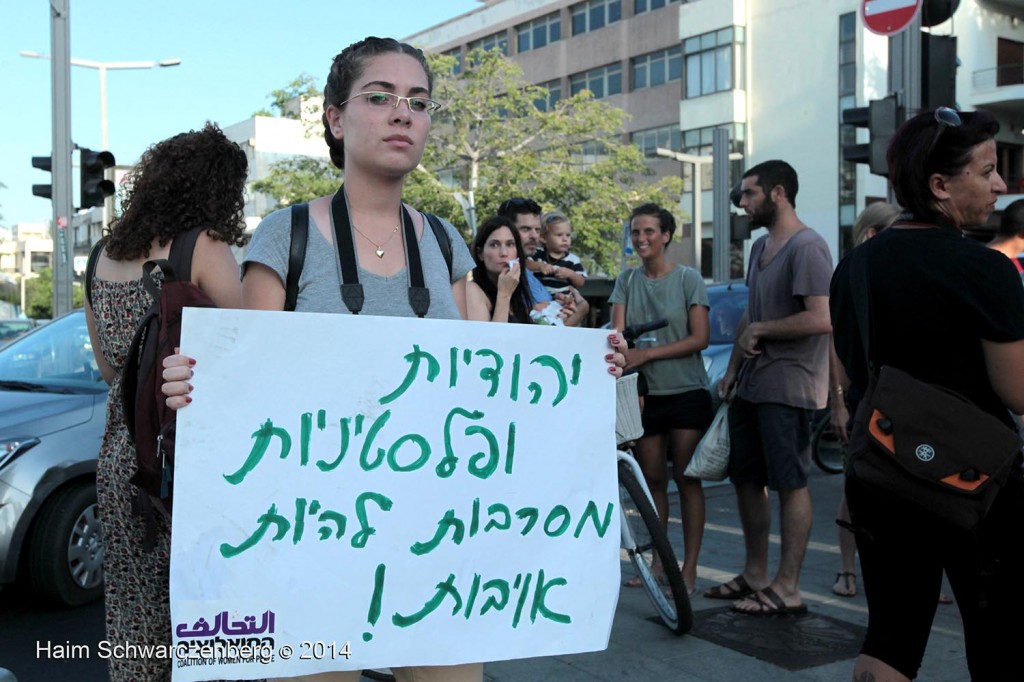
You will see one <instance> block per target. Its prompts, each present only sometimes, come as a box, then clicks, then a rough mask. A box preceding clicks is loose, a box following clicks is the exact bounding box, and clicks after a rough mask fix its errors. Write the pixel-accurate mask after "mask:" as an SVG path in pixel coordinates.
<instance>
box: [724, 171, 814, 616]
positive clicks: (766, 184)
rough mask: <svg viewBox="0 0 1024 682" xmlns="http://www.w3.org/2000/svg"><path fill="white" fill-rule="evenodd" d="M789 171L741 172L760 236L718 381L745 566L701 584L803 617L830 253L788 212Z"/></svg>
mask: <svg viewBox="0 0 1024 682" xmlns="http://www.w3.org/2000/svg"><path fill="white" fill-rule="evenodd" d="M797 189H798V183H797V176H796V171H795V170H793V167H792V166H790V165H789V164H788V163H786V162H785V161H765V162H764V163H760V164H758V165H756V166H754V167H753V168H751V169H750V170H748V171H747V172H746V173H745V174H744V175H743V180H742V183H741V185H740V193H741V196H740V208H742V209H744V210H745V211H746V212H747V215H748V216H749V217H750V223H751V225H752V226H756V227H766V228H768V234H767V235H765V236H763V237H761V238H759V239H758V240H757V241H756V242H754V245H753V247H752V248H751V250H750V264H749V266H748V270H747V286H748V287H749V289H750V296H749V300H748V305H747V311H746V313H745V314H744V315H743V318H742V319H741V320H740V324H739V328H738V330H737V335H736V345H735V346H734V347H733V351H732V355H731V357H730V359H729V367H728V369H727V370H726V372H725V376H724V377H723V378H722V380H721V382H720V383H719V385H718V394H719V395H720V396H721V397H722V398H728V397H729V396H730V394H732V393H733V391H735V395H734V397H732V402H731V404H730V406H729V435H730V438H731V444H732V448H731V457H730V462H729V477H730V479H731V480H732V483H733V485H734V486H735V488H736V499H737V504H738V506H739V512H740V522H741V524H742V526H743V542H744V546H745V549H746V562H745V565H744V567H743V571H742V572H741V573H740V574H739V575H737V576H736V577H735V578H733V579H731V580H729V581H727V582H725V583H723V584H721V585H718V586H716V587H713V588H711V589H710V590H708V591H707V592H706V593H705V594H704V596H705V597H708V598H711V599H734V600H738V601H736V602H735V603H734V604H733V607H732V608H733V610H735V611H739V612H740V613H745V614H750V615H775V614H782V613H803V612H805V611H806V610H807V607H806V605H805V604H804V603H803V600H802V599H801V597H800V586H799V581H800V568H801V566H802V565H803V560H804V554H805V552H806V551H807V541H808V539H809V537H810V532H811V496H810V492H809V491H808V489H807V472H808V469H809V468H810V464H811V445H810V443H811V416H812V414H813V412H814V411H815V410H816V409H819V408H823V407H825V405H826V402H827V398H828V341H829V334H830V333H831V331H832V324H831V320H830V317H829V308H828V292H829V282H830V280H831V277H832V256H831V254H830V253H829V250H828V246H827V245H826V244H825V240H824V239H822V238H821V236H820V235H819V234H818V233H817V232H815V231H814V230H812V229H810V228H808V227H807V226H806V225H804V224H803V223H802V222H801V221H800V219H799V218H797V215H796V193H797ZM769 489H771V490H774V491H776V492H777V493H778V495H779V502H780V505H779V506H780V511H781V514H780V516H781V537H782V547H781V553H780V558H779V567H778V571H777V572H776V573H775V576H774V578H772V577H771V576H770V574H769V572H768V532H769V529H770V528H771V505H770V502H769V499H768V490H769Z"/></svg>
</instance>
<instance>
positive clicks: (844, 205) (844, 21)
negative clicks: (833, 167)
mask: <svg viewBox="0 0 1024 682" xmlns="http://www.w3.org/2000/svg"><path fill="white" fill-rule="evenodd" d="M838 96H839V112H840V117H839V120H840V121H842V112H843V111H845V110H846V109H851V108H853V107H855V106H857V15H856V13H854V12H850V13H849V14H843V15H841V16H840V17H839V93H838ZM854 144H857V128H856V127H855V126H852V125H849V124H843V123H840V124H839V202H838V204H839V257H840V258H842V257H843V254H845V253H846V252H847V251H849V250H850V249H852V248H853V223H854V220H855V219H856V213H857V164H855V163H852V162H850V161H847V160H846V159H844V158H843V147H845V146H847V145H854Z"/></svg>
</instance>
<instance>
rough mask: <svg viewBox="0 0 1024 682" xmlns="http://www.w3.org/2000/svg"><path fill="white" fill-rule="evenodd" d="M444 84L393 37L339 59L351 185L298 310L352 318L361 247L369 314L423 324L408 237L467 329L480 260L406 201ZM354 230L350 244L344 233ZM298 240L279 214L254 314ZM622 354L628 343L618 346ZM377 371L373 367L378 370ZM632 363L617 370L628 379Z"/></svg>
mask: <svg viewBox="0 0 1024 682" xmlns="http://www.w3.org/2000/svg"><path fill="white" fill-rule="evenodd" d="M432 86H433V75H432V73H431V71H430V68H429V67H428V65H427V62H426V59H425V58H424V56H423V53H422V52H420V50H418V49H416V48H414V47H412V46H410V45H408V44H405V43H400V42H398V41H396V40H394V39H391V38H373V37H371V38H366V39H364V40H361V41H359V42H357V43H354V44H352V45H350V46H349V47H347V48H345V50H343V51H342V52H341V54H339V55H338V56H336V57H335V58H334V62H333V64H332V66H331V70H330V73H329V74H328V76H327V85H326V87H325V88H324V114H323V124H324V138H325V140H326V141H327V145H328V147H329V148H330V155H331V160H332V161H333V162H334V164H335V165H336V166H338V167H339V168H344V170H345V183H344V185H343V186H342V187H341V188H340V189H339V190H338V191H337V193H336V194H335V195H334V196H333V197H321V198H319V199H314V200H313V201H311V202H310V203H309V230H308V236H307V249H306V258H305V265H304V267H303V270H302V275H301V278H300V279H299V287H298V296H297V299H296V306H295V309H296V310H298V311H307V312H333V313H348V312H349V310H348V308H347V305H346V302H344V301H343V300H342V296H341V293H340V291H339V289H340V287H339V285H340V282H341V277H340V265H339V260H340V254H339V251H338V248H339V247H338V246H337V243H338V240H337V239H336V235H338V237H339V238H340V239H344V240H345V241H347V239H346V237H350V238H351V239H352V240H353V242H354V250H355V258H356V261H357V263H358V269H359V273H358V274H359V282H360V283H361V284H362V286H363V291H364V295H365V301H364V304H363V307H362V314H366V315H386V316H397V317H414V316H416V312H415V311H414V310H413V308H412V304H411V302H410V301H409V298H408V289H409V282H408V276H407V274H406V270H407V269H408V266H409V264H408V263H407V256H406V249H407V248H408V246H409V245H408V244H407V243H406V235H408V234H410V230H411V234H412V235H413V237H414V238H415V239H416V240H417V241H418V245H419V256H420V260H421V265H422V269H423V277H424V282H425V285H426V287H427V288H428V289H429V291H430V306H429V309H428V311H427V313H426V316H427V317H431V318H440V319H451V320H457V319H466V317H467V307H466V275H467V273H468V272H469V271H470V269H471V268H472V267H473V259H472V257H471V256H470V253H469V249H468V248H466V244H465V242H464V241H463V240H462V237H461V235H459V233H458V232H457V231H456V230H455V228H454V227H453V226H452V225H451V224H449V223H447V222H445V223H444V227H445V229H446V230H447V232H448V237H449V239H450V241H451V247H452V265H451V270H450V271H449V268H448V265H447V263H446V261H445V258H444V256H443V255H442V251H441V249H440V246H439V245H438V243H437V240H436V239H435V238H434V233H433V230H431V229H424V227H425V225H426V222H425V218H424V216H423V214H421V213H419V212H418V211H416V210H415V209H413V208H412V207H411V206H408V205H407V204H405V203H403V202H402V188H403V186H404V184H405V178H406V176H407V175H408V174H409V173H410V172H412V171H413V169H415V168H416V167H417V166H418V165H419V163H420V159H421V158H422V156H423V149H424V147H425V146H426V143H427V136H428V135H429V133H430V128H431V114H432V113H433V112H435V111H437V110H438V109H439V108H440V104H438V103H437V102H435V101H433V100H432V99H430V94H431V89H432ZM346 231H350V234H348V235H346V234H345V232H346ZM290 233H291V209H282V210H280V211H277V212H275V213H272V214H270V215H269V216H267V217H266V218H264V219H263V221H262V222H261V223H260V225H259V227H258V228H257V229H256V233H255V234H254V235H253V239H252V243H251V244H250V246H249V251H248V253H247V255H246V258H245V261H244V263H243V265H242V267H243V274H242V292H243V305H244V307H245V308H249V309H256V310H283V309H284V306H285V281H286V279H287V268H288V255H289V244H290ZM615 343H616V344H619V345H621V337H620V338H616V339H615ZM367 361H368V362H372V361H373V359H372V358H368V359H367ZM616 361H617V362H618V363H620V364H621V363H624V360H623V358H622V356H621V354H614V356H613V357H612V360H610V362H611V363H613V364H612V366H611V367H610V368H609V372H610V373H612V374H614V375H617V374H619V373H621V369H619V368H618V367H616V366H615V365H614V363H615V362H616ZM190 363H191V360H190V359H189V358H188V357H186V356H184V355H176V356H171V358H169V359H168V360H167V361H166V362H165V367H166V369H165V370H164V380H165V381H166V382H167V383H165V384H164V387H163V391H164V394H165V395H167V396H168V400H167V404H168V405H169V406H170V407H173V408H176V409H177V408H181V407H183V406H184V405H186V404H188V403H189V402H191V400H190V398H189V396H188V394H189V392H191V385H190V384H189V381H190V379H191V376H192V371H191V370H190ZM393 672H394V674H395V677H396V678H397V679H398V680H399V681H400V682H401V681H411V680H416V681H417V682H432V681H437V682H441V681H442V680H443V681H454V682H461V681H467V682H478V681H479V680H481V679H482V678H483V665H482V664H479V663H472V664H465V665H454V666H417V667H409V668H395V669H394V670H393ZM359 677H360V674H359V672H330V673H320V674H317V675H310V676H303V677H295V678H289V679H291V680H317V682H340V681H351V682H355V681H356V680H358V679H359Z"/></svg>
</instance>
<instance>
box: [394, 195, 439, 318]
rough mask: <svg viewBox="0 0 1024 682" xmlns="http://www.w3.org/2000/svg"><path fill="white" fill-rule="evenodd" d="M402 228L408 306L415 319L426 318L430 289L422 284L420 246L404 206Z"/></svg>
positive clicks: (410, 217) (410, 218)
mask: <svg viewBox="0 0 1024 682" xmlns="http://www.w3.org/2000/svg"><path fill="white" fill-rule="evenodd" d="M402 227H403V228H404V233H405V252H406V261H407V263H408V266H409V306H410V307H412V311H413V312H414V313H416V316H417V317H426V315H427V311H428V310H429V309H430V289H428V288H427V287H426V286H425V285H424V284H423V262H422V261H421V260H420V245H419V242H418V240H417V239H416V229H415V228H414V227H413V225H412V216H411V215H409V211H408V210H407V209H406V208H405V206H402ZM449 246H450V245H449Z"/></svg>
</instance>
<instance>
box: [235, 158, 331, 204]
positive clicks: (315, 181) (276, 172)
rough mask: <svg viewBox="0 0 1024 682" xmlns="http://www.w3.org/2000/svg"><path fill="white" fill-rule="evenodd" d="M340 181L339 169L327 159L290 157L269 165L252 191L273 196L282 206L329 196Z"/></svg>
mask: <svg viewBox="0 0 1024 682" xmlns="http://www.w3.org/2000/svg"><path fill="white" fill-rule="evenodd" d="M341 180H342V174H341V170H340V169H338V168H336V167H335V166H334V165H333V164H332V163H331V161H330V159H322V158H314V157H311V156H293V157H291V158H288V159H284V160H283V161H278V162H277V163H275V164H274V165H273V166H271V170H270V174H269V175H268V176H267V177H266V178H264V179H263V180H258V181H256V182H254V183H253V184H252V188H253V190H255V191H257V192H263V193H264V194H269V195H270V196H272V197H274V198H275V199H277V202H278V204H279V205H280V206H282V207H283V206H291V205H292V204H300V203H302V202H303V201H309V200H311V199H315V198H317V197H322V196H327V195H329V194H333V193H334V192H336V191H337V189H338V186H339V185H340V184H341Z"/></svg>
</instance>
